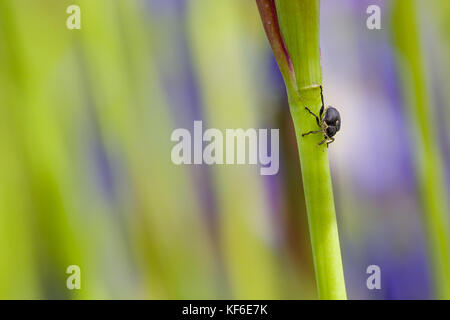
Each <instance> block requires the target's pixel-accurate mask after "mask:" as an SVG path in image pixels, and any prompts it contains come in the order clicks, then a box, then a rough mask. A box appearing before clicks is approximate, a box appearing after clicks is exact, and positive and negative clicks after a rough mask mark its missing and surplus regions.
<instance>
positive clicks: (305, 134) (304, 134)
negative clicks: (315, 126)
mask: <svg viewBox="0 0 450 320" xmlns="http://www.w3.org/2000/svg"><path fill="white" fill-rule="evenodd" d="M319 132H322V130H317V131H309V132H306V133H303V134H302V137H304V136H307V135H308V134H311V133H319Z"/></svg>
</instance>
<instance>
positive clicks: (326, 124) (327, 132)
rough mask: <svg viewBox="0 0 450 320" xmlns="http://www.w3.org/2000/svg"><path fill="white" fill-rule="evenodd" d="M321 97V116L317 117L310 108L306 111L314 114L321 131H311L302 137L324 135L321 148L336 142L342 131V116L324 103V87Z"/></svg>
mask: <svg viewBox="0 0 450 320" xmlns="http://www.w3.org/2000/svg"><path fill="white" fill-rule="evenodd" d="M320 97H321V99H322V107H321V108H320V114H319V116H316V115H315V114H314V113H313V112H312V111H311V110H309V108H308V107H305V109H306V110H307V111H308V112H309V113H310V114H312V115H313V116H314V117H315V118H316V122H317V125H318V126H319V127H320V130H317V131H309V132H306V133H304V134H302V137H304V136H306V135H308V134H311V133H319V132H321V133H323V136H324V138H325V139H323V140H322V142H320V143H319V146H320V145H321V144H323V143H325V142H326V143H327V147H328V145H329V144H330V143H332V142H333V141H334V135H335V134H336V132H338V131H339V130H340V129H341V115H340V114H339V111H337V109H336V108H333V107H326V108H325V106H324V103H323V93H322V86H320Z"/></svg>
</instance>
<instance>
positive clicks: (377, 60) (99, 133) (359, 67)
mask: <svg viewBox="0 0 450 320" xmlns="http://www.w3.org/2000/svg"><path fill="white" fill-rule="evenodd" d="M411 2H414V3H415V4H416V7H417V9H416V12H417V13H418V14H417V15H416V16H412V17H411V18H410V19H411V20H408V21H412V22H413V23H417V25H418V29H419V31H420V32H419V41H420V43H421V45H420V48H421V50H422V55H421V56H420V57H419V58H418V59H419V60H417V61H419V63H420V64H421V66H422V68H423V70H424V72H423V74H422V75H421V76H422V77H421V79H422V81H421V82H416V84H417V83H419V85H420V87H421V90H424V91H426V92H427V93H428V97H429V98H428V99H427V105H426V108H427V109H426V110H427V112H428V113H429V115H430V119H429V120H430V123H431V124H432V126H431V127H430V128H429V129H430V130H431V131H432V132H433V136H432V137H433V140H432V141H434V143H435V146H436V148H437V149H436V150H437V151H436V152H434V151H433V159H436V163H438V164H439V166H440V167H439V168H441V167H442V170H441V171H440V173H441V174H440V178H442V183H443V185H444V187H443V188H440V190H433V189H430V188H432V187H430V186H428V187H427V188H425V189H424V188H423V187H421V185H420V181H421V180H420V179H418V177H417V176H418V175H420V171H418V170H416V169H415V167H416V166H415V163H416V160H417V159H418V158H419V157H420V153H419V154H417V153H416V150H417V139H418V138H417V137H416V134H415V132H416V131H415V129H414V128H413V126H412V125H411V122H410V120H409V119H410V117H409V116H410V115H411V113H412V112H414V111H413V109H411V108H409V106H408V105H411V104H414V101H413V100H414V99H413V100H408V99H407V98H406V97H405V96H407V94H406V95H405V94H404V92H408V91H407V90H406V91H403V90H402V88H404V85H403V83H405V82H407V80H405V79H408V76H405V74H404V73H405V72H404V66H403V64H402V63H403V62H402V61H404V60H405V59H406V58H404V56H403V55H402V54H401V50H402V48H404V46H402V45H401V43H400V42H401V41H400V40H398V38H396V37H395V36H394V35H393V21H396V20H395V14H396V13H395V12H394V10H393V9H392V5H391V4H392V3H393V1H387V0H385V1H381V0H373V1H366V0H364V1H358V0H341V1H322V4H321V54H322V68H323V78H324V91H325V103H326V104H330V105H333V106H335V107H337V108H338V109H339V110H340V112H341V116H342V121H343V127H342V129H341V132H339V133H338V135H337V136H336V142H335V143H334V144H332V145H331V146H330V149H329V152H330V165H331V168H332V175H333V185H334V192H335V197H336V207H337V208H336V209H337V215H338V222H339V232H340V238H341V247H342V253H343V258H344V271H345V276H346V284H347V291H348V297H349V298H351V299H427V298H432V297H434V291H435V289H434V286H433V280H432V279H433V270H434V269H433V268H432V267H431V266H430V260H429V258H428V253H427V252H428V247H427V242H426V235H425V232H426V228H424V223H423V220H424V219H422V217H423V216H426V211H427V204H426V200H425V204H424V203H423V201H422V200H421V199H422V198H423V195H424V194H434V192H435V191H436V192H439V195H440V198H439V199H441V200H442V206H443V207H445V206H446V205H445V203H446V202H447V200H448V195H449V191H448V190H449V189H448V184H449V182H450V170H449V166H448V164H449V159H450V143H449V141H450V131H449V130H448V128H449V127H450V108H449V105H450V95H449V92H450V91H449V90H448V87H449V80H450V76H449V74H450V59H449V57H450V32H449V30H450V29H449V26H450V3H449V2H448V1H445V0H433V1H425V0H421V1H411ZM72 4H77V5H79V6H80V8H81V25H82V28H81V30H69V29H67V28H66V20H67V18H68V17H69V14H67V13H66V9H67V7H68V6H69V5H72ZM371 4H376V5H379V6H380V7H381V9H382V11H381V12H382V13H381V14H382V16H381V19H382V20H381V21H382V29H381V30H369V29H368V28H367V27H366V20H367V18H368V16H369V15H368V14H367V13H366V9H367V7H368V6H369V5H371ZM397 14H398V13H397ZM397 36H398V35H397ZM400 37H401V35H400ZM398 48H400V49H398ZM399 52H400V54H399ZM402 68H403V69H402ZM402 73H403V74H402ZM425 86H426V87H425ZM415 88H416V89H417V87H415ZM413 91H414V90H413ZM285 96H286V94H285V90H284V84H283V82H282V80H281V76H280V74H279V71H278V69H277V66H276V63H275V61H274V58H273V56H272V52H271V50H270V47H269V45H268V41H267V40H266V37H265V34H264V31H263V28H262V25H261V22H260V18H259V15H258V10H257V8H256V4H255V2H254V1H250V0H214V1H211V0H78V1H77V0H0V298H4V299H5V298H6V299H15V298H21V299H34V298H38V299H50V298H58V299H315V298H316V297H317V293H316V287H315V277H314V270H313V265H312V256H311V248H310V243H309V235H308V225H307V220H306V211H305V205H304V198H303V189H302V184H301V179H300V177H301V173H300V166H299V163H298V154H297V146H296V142H295V135H294V130H293V127H292V124H291V119H290V114H289V108H288V105H287V99H286V97H285ZM194 120H202V121H203V124H204V127H207V128H218V129H225V128H244V129H246V128H279V129H280V172H279V173H278V174H277V175H274V176H261V175H259V168H257V167H256V166H251V165H240V166H233V165H226V166H225V165H224V166H220V165H216V166H206V165H192V166H188V165H182V166H176V165H174V164H173V163H172V161H171V158H170V154H171V149H172V147H173V145H174V143H173V142H171V141H170V136H171V133H172V131H173V130H174V129H176V128H188V129H189V130H191V129H192V128H193V121H194ZM426 145H427V144H426V143H425V146H426ZM433 150H434V149H433ZM425 175H426V173H425ZM425 198H426V197H425ZM445 214H446V215H448V212H445ZM425 220H426V219H425ZM442 228H443V232H444V233H445V234H447V233H448V231H447V230H448V226H447V225H443V226H442ZM372 264H375V265H378V266H380V268H381V272H382V288H381V290H368V289H367V287H366V279H367V277H368V275H367V274H366V268H367V267H368V266H369V265H372ZM69 265H78V266H80V268H81V289H80V290H69V289H68V288H67V287H66V279H67V277H68V276H69V275H68V274H66V269H67V267H68V266H69ZM446 272H450V270H446Z"/></svg>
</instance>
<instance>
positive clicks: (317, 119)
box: [305, 107, 320, 127]
mask: <svg viewBox="0 0 450 320" xmlns="http://www.w3.org/2000/svg"><path fill="white" fill-rule="evenodd" d="M305 109H306V110H308V112H309V113H311V114H312V115H313V116H314V118H316V122H317V125H318V126H319V127H320V119H319V117H318V116H316V114H315V113H313V112H312V111H311V110H309V108H308V107H305Z"/></svg>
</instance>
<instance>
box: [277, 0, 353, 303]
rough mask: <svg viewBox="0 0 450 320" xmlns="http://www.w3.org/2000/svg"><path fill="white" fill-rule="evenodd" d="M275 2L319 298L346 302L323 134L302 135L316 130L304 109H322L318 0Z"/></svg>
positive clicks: (315, 111)
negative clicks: (291, 76)
mask: <svg viewBox="0 0 450 320" xmlns="http://www.w3.org/2000/svg"><path fill="white" fill-rule="evenodd" d="M275 4H276V8H277V14H278V20H279V25H280V29H281V34H282V36H283V39H284V41H285V43H286V47H287V51H288V52H289V56H290V59H291V61H292V65H293V67H294V73H295V82H296V88H294V86H286V88H287V92H288V97H289V105H290V110H291V115H292V119H293V122H294V127H295V132H296V137H297V144H298V152H299V156H300V162H301V168H302V178H303V185H304V190H305V201H306V209H307V212H308V222H309V230H310V234H311V244H312V251H313V258H314V267H315V272H316V281H317V287H318V293H319V298H320V299H346V290H345V282H344V272H343V267H342V259H341V250H340V245H339V236H338V227H337V221H336V213H335V207H334V200H333V189H332V183H331V175H330V167H329V162H328V150H327V147H326V144H323V145H321V146H318V143H319V142H320V141H322V140H323V135H320V134H315V135H314V134H313V135H308V136H305V137H302V133H304V132H308V131H310V130H317V129H318V128H317V123H316V121H315V119H314V117H313V116H312V115H310V114H309V113H308V112H307V111H306V110H305V107H306V106H307V107H308V108H310V109H311V110H312V111H313V112H314V113H316V114H319V110H320V107H321V105H322V102H321V97H320V86H321V85H322V71H321V66H320V43H319V42H320V41H319V39H320V32H319V26H320V23H319V22H320V2H319V1H318V0H303V1H292V0H276V1H275Z"/></svg>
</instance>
